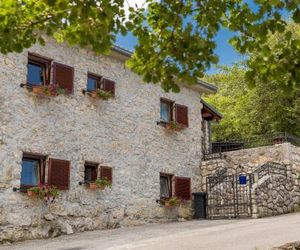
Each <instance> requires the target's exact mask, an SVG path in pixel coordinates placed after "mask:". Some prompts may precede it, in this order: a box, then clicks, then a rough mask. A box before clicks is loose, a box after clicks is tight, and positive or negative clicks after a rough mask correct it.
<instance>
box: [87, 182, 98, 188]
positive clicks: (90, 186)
mask: <svg viewBox="0 0 300 250" xmlns="http://www.w3.org/2000/svg"><path fill="white" fill-rule="evenodd" d="M89 189H92V190H95V189H97V184H96V183H94V182H92V183H89Z"/></svg>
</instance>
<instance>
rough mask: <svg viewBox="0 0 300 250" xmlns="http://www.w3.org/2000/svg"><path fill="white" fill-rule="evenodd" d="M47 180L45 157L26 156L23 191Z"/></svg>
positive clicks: (23, 171) (22, 179) (23, 169)
mask: <svg viewBox="0 0 300 250" xmlns="http://www.w3.org/2000/svg"><path fill="white" fill-rule="evenodd" d="M44 180H45V156H39V155H31V154H24V155H23V159H22V171H21V189H26V188H30V187H34V186H37V185H38V184H40V183H44Z"/></svg>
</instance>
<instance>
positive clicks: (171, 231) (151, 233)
mask: <svg viewBox="0 0 300 250" xmlns="http://www.w3.org/2000/svg"><path fill="white" fill-rule="evenodd" d="M297 240H300V213H295V214H289V215H284V216H277V217H271V218H264V219H247V220H215V221H189V222H180V223H179V222H177V223H168V224H153V225H146V226H140V227H134V228H120V229H114V230H105V231H94V232H85V233H80V234H74V235H71V236H61V237H58V238H55V239H47V240H34V241H26V242H20V243H17V244H12V245H7V246H2V247H0V250H35V249H36V250H43V249H47V250H48V249H49V250H50V249H51V250H56V249H58V250H87V249H106V250H113V249H116V250H121V249H122V250H123V249H148V250H153V249H155V250H156V249H163V250H169V249H170V250H176V249H180V250H189V249H193V250H194V249H195V250H199V249H205V250H210V249H211V250H218V249H222V250H225V249H228V250H229V249H230V250H233V249H238V250H243V249H253V250H254V249H255V250H264V249H270V248H271V247H274V246H280V245H282V244H284V243H288V242H293V241H297Z"/></svg>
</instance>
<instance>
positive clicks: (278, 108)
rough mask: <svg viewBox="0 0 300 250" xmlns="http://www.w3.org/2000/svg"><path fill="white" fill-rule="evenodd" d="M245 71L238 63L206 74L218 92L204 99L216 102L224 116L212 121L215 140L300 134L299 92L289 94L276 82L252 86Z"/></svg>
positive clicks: (259, 83) (258, 83)
mask: <svg viewBox="0 0 300 250" xmlns="http://www.w3.org/2000/svg"><path fill="white" fill-rule="evenodd" d="M246 72H247V71H246V70H245V68H243V67H238V66H237V65H235V66H234V67H232V68H229V67H224V68H223V70H222V72H221V73H218V74H215V75H211V76H208V77H207V80H210V81H213V82H214V83H216V85H217V86H218V87H219V92H218V93H217V94H216V95H214V96H210V97H206V98H205V100H206V101H208V102H209V103H211V104H212V105H214V106H215V107H216V108H217V109H218V110H219V111H220V112H221V113H222V114H223V119H222V120H221V121H220V122H219V123H217V124H213V128H212V131H213V139H214V140H218V141H220V140H221V141H222V140H232V139H236V138H248V137H252V136H255V135H263V134H270V133H277V132H289V133H291V134H294V135H298V136H300V92H299V91H295V92H293V93H289V94H287V93H286V92H285V91H284V90H283V89H281V88H280V85H278V84H277V83H276V82H272V81H271V82H262V81H260V82H259V81H257V82H256V87H255V88H252V89H250V88H249V87H248V84H247V82H246V81H245V74H246Z"/></svg>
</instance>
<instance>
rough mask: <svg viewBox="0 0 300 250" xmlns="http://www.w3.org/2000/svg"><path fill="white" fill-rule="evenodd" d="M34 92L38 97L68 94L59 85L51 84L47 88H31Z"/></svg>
mask: <svg viewBox="0 0 300 250" xmlns="http://www.w3.org/2000/svg"><path fill="white" fill-rule="evenodd" d="M29 87H30V88H32V92H33V93H34V94H36V95H38V96H59V95H65V94H68V93H67V91H66V90H65V89H63V88H61V87H59V86H58V85H57V84H49V85H46V86H29Z"/></svg>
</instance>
